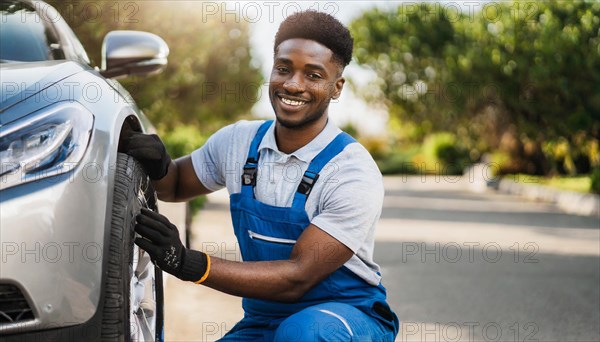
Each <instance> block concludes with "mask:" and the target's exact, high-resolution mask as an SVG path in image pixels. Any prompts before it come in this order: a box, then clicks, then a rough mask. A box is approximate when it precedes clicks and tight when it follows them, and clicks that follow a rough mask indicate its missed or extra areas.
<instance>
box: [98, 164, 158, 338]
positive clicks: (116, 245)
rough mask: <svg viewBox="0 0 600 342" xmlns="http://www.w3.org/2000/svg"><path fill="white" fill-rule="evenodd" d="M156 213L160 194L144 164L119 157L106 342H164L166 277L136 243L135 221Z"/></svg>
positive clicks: (104, 326)
mask: <svg viewBox="0 0 600 342" xmlns="http://www.w3.org/2000/svg"><path fill="white" fill-rule="evenodd" d="M142 207H145V208H149V209H152V210H156V208H157V207H156V195H155V193H154V190H153V189H152V186H151V183H150V181H149V180H148V177H147V176H146V174H145V173H144V171H143V169H142V167H141V165H140V164H139V163H138V162H137V161H136V160H135V159H134V158H132V157H130V156H128V155H126V154H123V153H119V154H118V155H117V164H116V173H115V188H114V195H113V208H112V218H111V230H110V237H109V240H110V242H109V243H110V245H109V252H108V253H109V255H108V257H109V259H108V265H107V269H106V277H105V279H106V284H105V285H106V286H105V288H106V292H105V296H104V298H105V299H104V308H103V316H102V339H103V340H105V339H109V340H119V341H130V340H131V341H160V340H162V330H163V329H162V328H163V305H162V304H163V298H162V273H161V271H160V269H158V268H156V267H155V266H154V265H153V263H152V262H151V261H150V257H149V255H148V254H147V253H145V252H144V251H143V250H141V249H139V247H138V246H137V245H135V244H134V243H133V241H134V239H135V232H134V226H135V216H136V215H137V214H138V213H139V212H140V209H141V208H142Z"/></svg>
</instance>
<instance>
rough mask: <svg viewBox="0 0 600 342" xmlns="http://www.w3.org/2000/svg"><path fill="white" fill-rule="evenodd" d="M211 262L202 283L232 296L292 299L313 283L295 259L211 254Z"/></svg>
mask: <svg viewBox="0 0 600 342" xmlns="http://www.w3.org/2000/svg"><path fill="white" fill-rule="evenodd" d="M211 264H212V266H211V269H210V273H209V276H208V278H207V279H206V281H205V282H204V283H202V284H203V285H206V286H208V287H210V288H213V289H215V290H218V291H221V292H225V293H228V294H231V295H234V296H240V297H248V298H258V299H267V300H275V301H281V302H293V301H297V300H298V299H300V298H301V297H302V296H303V295H304V293H306V292H307V291H308V290H310V288H311V287H312V286H313V285H314V284H311V283H310V282H309V279H308V278H307V277H306V276H303V272H302V270H301V269H300V265H299V264H298V262H297V261H294V260H276V261H261V262H244V263H242V262H238V261H229V260H225V259H221V258H217V257H211Z"/></svg>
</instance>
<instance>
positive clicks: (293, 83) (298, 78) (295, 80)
mask: <svg viewBox="0 0 600 342" xmlns="http://www.w3.org/2000/svg"><path fill="white" fill-rule="evenodd" d="M283 89H285V91H287V92H288V93H290V94H296V93H303V92H304V90H305V87H304V82H303V80H302V75H300V74H299V73H295V74H294V75H293V76H292V77H290V78H288V79H287V80H286V81H285V82H284V83H283Z"/></svg>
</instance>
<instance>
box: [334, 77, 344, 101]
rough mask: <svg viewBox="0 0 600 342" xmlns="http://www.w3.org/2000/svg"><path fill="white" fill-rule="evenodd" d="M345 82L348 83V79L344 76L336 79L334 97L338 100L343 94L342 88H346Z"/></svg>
mask: <svg viewBox="0 0 600 342" xmlns="http://www.w3.org/2000/svg"><path fill="white" fill-rule="evenodd" d="M344 83H346V79H345V78H343V77H340V78H338V79H337V80H336V81H335V84H334V89H333V95H332V96H331V98H332V99H334V100H337V99H338V98H339V97H340V95H341V94H342V89H344Z"/></svg>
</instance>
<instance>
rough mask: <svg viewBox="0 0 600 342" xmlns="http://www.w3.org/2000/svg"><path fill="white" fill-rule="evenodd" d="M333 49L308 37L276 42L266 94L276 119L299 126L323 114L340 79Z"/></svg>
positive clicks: (321, 116) (336, 89)
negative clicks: (276, 46) (333, 56)
mask: <svg viewBox="0 0 600 342" xmlns="http://www.w3.org/2000/svg"><path fill="white" fill-rule="evenodd" d="M332 55H333V52H332V51H331V50H329V49H328V48H327V47H325V46H324V45H321V44H320V43H317V42H316V41H313V40H308V39H300V38H294V39H288V40H285V41H283V42H282V43H281V44H279V47H278V48H277V51H276V53H275V57H274V63H273V70H272V71H271V79H270V83H269V98H270V99H271V105H272V106H273V110H274V111H275V116H276V117H277V122H279V123H280V124H281V125H283V126H284V127H287V128H303V127H306V126H308V125H310V124H311V123H313V122H315V121H317V120H319V119H320V118H323V116H325V115H327V108H328V106H329V101H330V100H331V99H332V98H338V97H339V95H340V92H341V91H342V87H343V85H344V79H343V78H342V77H341V67H340V66H339V65H337V64H336V63H335V62H334V61H333V60H332V58H331V57H332Z"/></svg>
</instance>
